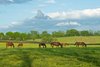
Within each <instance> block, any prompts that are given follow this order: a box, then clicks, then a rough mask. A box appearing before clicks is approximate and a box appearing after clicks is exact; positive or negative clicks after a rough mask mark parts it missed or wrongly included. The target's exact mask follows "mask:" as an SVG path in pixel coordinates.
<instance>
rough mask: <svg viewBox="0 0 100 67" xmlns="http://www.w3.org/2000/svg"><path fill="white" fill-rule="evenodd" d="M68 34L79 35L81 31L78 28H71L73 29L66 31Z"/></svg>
mask: <svg viewBox="0 0 100 67" xmlns="http://www.w3.org/2000/svg"><path fill="white" fill-rule="evenodd" d="M66 35H67V36H79V35H80V34H79V31H77V30H76V29H71V30H67V31H66Z"/></svg>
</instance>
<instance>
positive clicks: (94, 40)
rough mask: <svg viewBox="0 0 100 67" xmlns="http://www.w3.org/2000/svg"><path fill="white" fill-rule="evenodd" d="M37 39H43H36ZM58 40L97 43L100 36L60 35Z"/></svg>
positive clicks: (99, 41) (99, 40)
mask: <svg viewBox="0 0 100 67" xmlns="http://www.w3.org/2000/svg"><path fill="white" fill-rule="evenodd" d="M35 41H41V40H40V39H36V40H35ZM56 41H59V42H65V43H75V42H76V41H83V42H85V43H87V44H97V43H100V36H71V37H59V38H56Z"/></svg>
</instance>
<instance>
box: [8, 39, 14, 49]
mask: <svg viewBox="0 0 100 67" xmlns="http://www.w3.org/2000/svg"><path fill="white" fill-rule="evenodd" d="M9 46H11V47H13V48H14V47H15V46H14V44H13V42H11V41H9V42H6V48H8V47H9Z"/></svg>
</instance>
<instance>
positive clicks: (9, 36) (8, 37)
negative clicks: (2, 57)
mask: <svg viewBox="0 0 100 67" xmlns="http://www.w3.org/2000/svg"><path fill="white" fill-rule="evenodd" d="M13 38H14V33H13V32H7V33H6V39H9V40H12V39H13Z"/></svg>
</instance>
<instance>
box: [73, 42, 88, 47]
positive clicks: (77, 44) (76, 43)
mask: <svg viewBox="0 0 100 67" xmlns="http://www.w3.org/2000/svg"><path fill="white" fill-rule="evenodd" d="M74 45H76V47H79V46H80V45H82V47H87V44H86V43H84V42H75V44H74Z"/></svg>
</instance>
